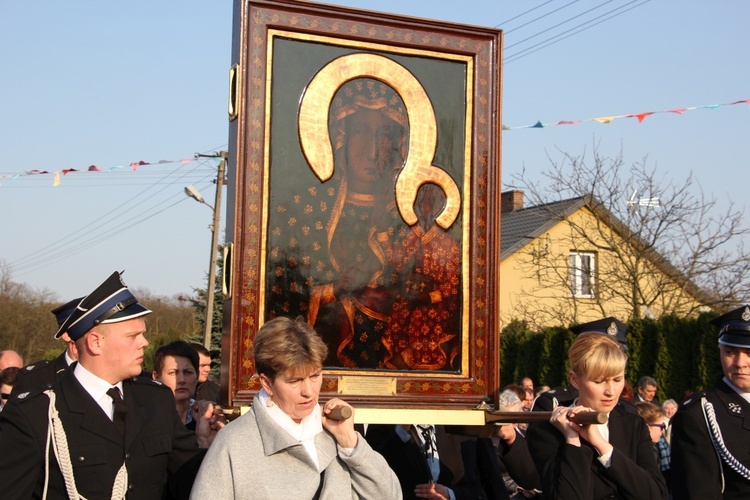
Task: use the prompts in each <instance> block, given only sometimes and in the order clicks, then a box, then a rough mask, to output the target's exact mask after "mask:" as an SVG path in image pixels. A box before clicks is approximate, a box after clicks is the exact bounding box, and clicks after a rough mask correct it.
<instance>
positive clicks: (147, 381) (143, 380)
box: [130, 376, 169, 389]
mask: <svg viewBox="0 0 750 500" xmlns="http://www.w3.org/2000/svg"><path fill="white" fill-rule="evenodd" d="M130 381H131V382H132V383H134V384H138V385H145V386H151V387H167V386H166V385H164V384H162V383H161V382H159V381H156V380H154V379H152V378H149V377H141V376H137V377H131V378H130ZM167 389H169V387H167Z"/></svg>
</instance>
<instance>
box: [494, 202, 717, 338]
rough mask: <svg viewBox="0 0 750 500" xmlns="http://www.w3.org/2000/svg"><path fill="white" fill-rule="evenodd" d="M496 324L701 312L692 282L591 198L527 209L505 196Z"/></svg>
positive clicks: (558, 322) (554, 323) (559, 322)
mask: <svg viewBox="0 0 750 500" xmlns="http://www.w3.org/2000/svg"><path fill="white" fill-rule="evenodd" d="M501 196H502V200H501V206H502V234H501V256H500V322H501V325H502V326H505V325H507V324H508V323H509V322H510V321H511V320H513V319H521V320H526V321H527V322H528V323H529V325H530V326H532V327H536V328H541V327H545V326H557V325H566V326H567V325H569V324H572V323H583V322H587V321H593V320H596V319H599V318H602V317H605V316H614V317H616V318H618V319H621V320H622V321H627V320H628V319H629V318H631V317H659V316H661V315H663V314H667V313H675V314H679V315H689V314H693V313H697V312H699V311H702V310H706V308H705V307H704V305H703V304H705V303H706V301H705V300H702V299H701V298H702V297H705V295H704V294H703V293H702V292H701V290H699V289H698V288H697V287H696V286H695V285H693V284H692V283H691V282H690V281H689V279H684V278H681V276H680V273H679V272H678V271H677V270H676V269H675V268H674V267H673V266H672V265H671V264H670V263H669V262H668V260H667V259H665V258H664V257H663V256H661V255H659V254H658V253H657V252H656V251H654V250H653V249H652V248H651V247H650V246H649V245H648V244H647V242H645V241H643V240H642V239H641V238H640V237H639V235H637V234H635V233H634V232H633V231H631V230H630V229H629V228H628V227H627V226H626V225H625V224H623V223H622V222H621V221H619V220H618V219H617V218H616V217H615V216H614V215H613V214H612V213H611V212H609V211H608V210H606V209H605V208H604V207H603V205H602V204H601V202H599V201H598V200H597V199H596V198H594V197H591V196H585V197H580V198H573V199H569V200H563V201H559V202H554V203H548V204H544V205H538V206H534V207H524V200H523V191H508V192H505V193H502V195H501Z"/></svg>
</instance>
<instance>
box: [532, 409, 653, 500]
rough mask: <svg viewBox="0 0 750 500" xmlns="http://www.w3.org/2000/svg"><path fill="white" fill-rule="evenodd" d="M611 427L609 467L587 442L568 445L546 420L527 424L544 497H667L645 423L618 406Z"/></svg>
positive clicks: (638, 499) (639, 499)
mask: <svg viewBox="0 0 750 500" xmlns="http://www.w3.org/2000/svg"><path fill="white" fill-rule="evenodd" d="M608 426H609V442H610V444H611V445H612V446H613V447H614V451H613V452H612V463H611V466H610V467H609V468H608V469H607V468H604V466H603V465H602V464H601V463H600V462H599V460H598V453H597V452H596V450H594V448H593V447H592V446H591V445H590V444H589V443H588V442H586V441H585V440H584V439H581V446H573V445H570V444H566V443H565V438H564V436H563V434H562V433H561V432H560V431H558V430H557V428H556V427H554V426H553V425H552V424H551V423H550V422H548V421H547V422H539V423H533V424H531V425H529V428H528V430H527V432H526V440H527V442H528V445H529V451H530V452H531V456H532V457H533V458H534V463H535V464H536V468H537V470H538V471H539V476H540V478H541V481H542V492H543V493H544V496H545V498H556V499H576V500H579V499H580V500H599V499H604V498H607V499H609V498H612V499H614V498H623V499H632V500H644V499H654V500H656V499H666V498H667V485H666V482H665V481H664V477H663V476H662V474H661V471H660V470H659V466H658V465H657V463H656V457H655V456H654V445H653V443H652V442H651V437H650V435H649V432H648V427H647V425H646V422H645V420H643V418H641V417H640V416H639V415H637V414H633V413H631V412H630V411H628V410H627V409H626V408H625V406H624V405H623V403H621V402H620V403H618V404H617V406H615V408H614V409H613V410H612V411H611V412H610V414H609V424H608Z"/></svg>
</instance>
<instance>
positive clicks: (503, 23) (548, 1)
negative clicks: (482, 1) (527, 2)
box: [493, 0, 554, 28]
mask: <svg viewBox="0 0 750 500" xmlns="http://www.w3.org/2000/svg"><path fill="white" fill-rule="evenodd" d="M551 2H554V0H547V1H546V2H544V3H543V4H539V5H537V6H536V7H533V8H531V9H529V10H527V11H526V12H523V13H521V14H518V15H517V16H515V17H511V18H510V19H508V20H507V21H503V22H501V23H500V24H496V25H495V26H493V28H499V27H500V26H502V25H505V24H508V23H509V22H511V21H515V20H516V19H518V18H519V17H523V16H525V15H526V14H529V13H531V12H533V11H535V10H536V9H538V8H540V7H544V6H545V5H547V4H548V3H551Z"/></svg>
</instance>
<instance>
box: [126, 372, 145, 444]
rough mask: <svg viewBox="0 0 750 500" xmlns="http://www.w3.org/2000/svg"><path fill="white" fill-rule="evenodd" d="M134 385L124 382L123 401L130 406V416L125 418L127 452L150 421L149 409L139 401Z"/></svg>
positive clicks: (127, 381) (128, 381)
mask: <svg viewBox="0 0 750 500" xmlns="http://www.w3.org/2000/svg"><path fill="white" fill-rule="evenodd" d="M132 389H133V383H132V382H131V381H130V380H123V382H122V390H123V396H124V397H123V401H125V403H126V404H127V405H128V414H127V416H126V417H125V449H126V450H127V449H128V448H129V447H130V445H131V444H133V441H134V440H135V437H136V436H137V435H138V434H139V433H140V432H141V429H142V428H143V426H144V425H146V422H147V421H148V408H147V406H146V405H145V404H143V402H142V401H140V400H138V396H137V395H136V392H135V391H133V390H132Z"/></svg>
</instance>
